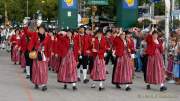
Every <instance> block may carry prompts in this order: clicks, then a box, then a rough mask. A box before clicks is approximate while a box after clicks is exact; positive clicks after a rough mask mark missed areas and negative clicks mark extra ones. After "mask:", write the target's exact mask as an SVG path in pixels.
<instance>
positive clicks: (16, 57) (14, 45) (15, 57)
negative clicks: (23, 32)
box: [10, 29, 20, 64]
mask: <svg viewBox="0 0 180 101" xmlns="http://www.w3.org/2000/svg"><path fill="white" fill-rule="evenodd" d="M19 33H20V31H19V30H18V29H16V30H15V35H12V36H11V39H10V41H11V46H12V61H13V62H14V64H16V63H17V62H19V50H18V47H19V46H18V45H19V41H20V36H19Z"/></svg>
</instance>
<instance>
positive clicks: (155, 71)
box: [146, 49, 165, 84]
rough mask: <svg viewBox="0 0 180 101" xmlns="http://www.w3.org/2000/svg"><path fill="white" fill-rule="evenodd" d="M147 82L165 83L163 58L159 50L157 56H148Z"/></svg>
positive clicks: (156, 52)
mask: <svg viewBox="0 0 180 101" xmlns="http://www.w3.org/2000/svg"><path fill="white" fill-rule="evenodd" d="M146 80H147V83H149V84H161V83H164V81H165V72H164V63H163V57H162V55H161V53H160V52H159V50H157V49H156V51H155V55H153V56H148V62H147V74H146Z"/></svg>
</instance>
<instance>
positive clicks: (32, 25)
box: [23, 21, 37, 81]
mask: <svg viewBox="0 0 180 101" xmlns="http://www.w3.org/2000/svg"><path fill="white" fill-rule="evenodd" d="M23 31H24V34H25V40H24V41H25V42H23V43H25V46H26V48H27V49H26V51H25V53H24V56H25V60H26V79H29V78H30V80H31V81H32V64H33V60H32V59H31V58H30V57H29V54H30V51H31V50H32V49H34V46H33V45H34V44H35V42H34V41H33V36H35V35H36V34H37V33H36V31H37V25H36V22H35V21H29V22H28V21H27V22H26V23H24V29H23Z"/></svg>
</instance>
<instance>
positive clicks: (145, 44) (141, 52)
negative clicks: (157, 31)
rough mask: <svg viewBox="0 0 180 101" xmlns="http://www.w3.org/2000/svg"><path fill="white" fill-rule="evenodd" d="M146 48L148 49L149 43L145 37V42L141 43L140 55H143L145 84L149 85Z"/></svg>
mask: <svg viewBox="0 0 180 101" xmlns="http://www.w3.org/2000/svg"><path fill="white" fill-rule="evenodd" d="M146 48H147V43H146V40H145V36H143V40H142V41H141V45H140V54H141V61H142V72H143V77H144V82H145V83H147V82H146V70H147V60H148V55H147V53H146Z"/></svg>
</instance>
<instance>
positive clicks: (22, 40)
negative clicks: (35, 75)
mask: <svg viewBox="0 0 180 101" xmlns="http://www.w3.org/2000/svg"><path fill="white" fill-rule="evenodd" d="M19 50H21V56H20V61H21V68H24V72H25V71H26V69H25V68H26V60H25V52H26V51H27V42H26V34H25V33H24V31H22V32H21V38H20V47H19Z"/></svg>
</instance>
